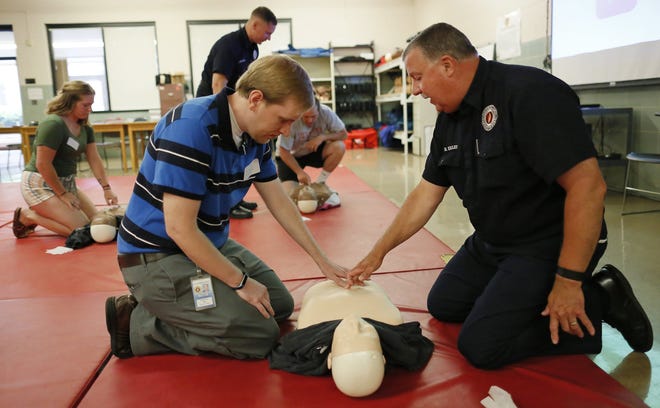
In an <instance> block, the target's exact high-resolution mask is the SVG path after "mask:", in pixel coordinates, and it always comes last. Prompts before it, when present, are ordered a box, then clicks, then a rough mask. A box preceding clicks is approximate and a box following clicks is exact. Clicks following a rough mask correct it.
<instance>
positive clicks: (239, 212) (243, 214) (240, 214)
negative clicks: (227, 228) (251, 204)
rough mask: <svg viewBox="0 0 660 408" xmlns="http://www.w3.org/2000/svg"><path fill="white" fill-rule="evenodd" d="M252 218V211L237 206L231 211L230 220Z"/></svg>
mask: <svg viewBox="0 0 660 408" xmlns="http://www.w3.org/2000/svg"><path fill="white" fill-rule="evenodd" d="M252 217H253V215H252V211H250V210H244V209H242V208H241V206H240V205H237V206H236V207H234V208H232V209H231V211H229V218H234V219H237V220H244V219H246V218H252Z"/></svg>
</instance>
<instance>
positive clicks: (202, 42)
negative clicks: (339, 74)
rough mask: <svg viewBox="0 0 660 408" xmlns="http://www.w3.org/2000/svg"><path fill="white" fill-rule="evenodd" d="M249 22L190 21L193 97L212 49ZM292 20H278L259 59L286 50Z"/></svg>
mask: <svg viewBox="0 0 660 408" xmlns="http://www.w3.org/2000/svg"><path fill="white" fill-rule="evenodd" d="M246 22H247V20H240V21H239V20H212V21H188V22H187V24H188V47H189V50H190V70H191V72H190V80H191V85H192V88H191V91H192V93H193V95H194V94H195V92H197V86H198V85H199V82H200V81H201V79H202V71H203V70H204V63H205V62H206V58H207V57H208V56H209V52H210V51H211V47H212V46H213V44H215V42H216V41H218V40H219V39H220V37H222V36H223V35H225V34H228V33H230V32H232V31H236V30H238V29H239V28H241V27H242V26H243V25H244V24H245V23H246ZM291 32H292V22H291V19H277V27H276V28H275V33H273V36H272V38H271V40H270V41H265V42H263V43H262V44H261V45H259V57H262V56H264V55H270V54H272V53H273V52H274V51H279V50H285V49H287V48H288V45H289V44H292V39H291Z"/></svg>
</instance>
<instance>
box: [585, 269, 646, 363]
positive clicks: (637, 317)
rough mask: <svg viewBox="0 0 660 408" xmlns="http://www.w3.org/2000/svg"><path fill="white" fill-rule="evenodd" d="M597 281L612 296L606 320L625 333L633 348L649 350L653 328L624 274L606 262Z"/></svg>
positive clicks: (596, 277) (597, 276)
mask: <svg viewBox="0 0 660 408" xmlns="http://www.w3.org/2000/svg"><path fill="white" fill-rule="evenodd" d="M593 280H594V282H595V283H596V284H597V285H598V286H600V287H601V288H603V289H604V290H605V293H607V296H608V297H609V309H608V310H607V311H606V312H605V314H604V315H603V320H604V321H605V323H607V324H609V325H610V326H612V327H614V328H615V329H617V330H618V331H619V332H621V334H622V335H623V338H624V339H626V341H627V342H628V345H630V347H632V349H633V350H635V351H639V352H647V351H649V350H650V349H651V347H652V346H653V328H652V327H651V322H650V321H649V318H648V316H646V313H645V312H644V309H642V306H641V305H640V304H639V302H638V301H637V299H636V298H635V294H634V293H633V290H632V287H631V286H630V283H629V282H628V280H627V279H626V278H625V276H623V273H621V271H619V270H618V269H617V268H615V267H614V266H612V265H605V266H603V268H602V269H601V270H600V271H598V272H597V273H595V274H594V276H593Z"/></svg>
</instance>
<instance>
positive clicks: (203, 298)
mask: <svg viewBox="0 0 660 408" xmlns="http://www.w3.org/2000/svg"><path fill="white" fill-rule="evenodd" d="M190 287H191V288H192V294H193V300H194V301H195V310H197V311H199V310H204V309H210V308H213V307H215V295H214V294H213V283H212V282H211V277H210V276H209V275H208V274H206V273H201V271H200V270H199V269H198V270H197V275H195V276H192V277H191V278H190Z"/></svg>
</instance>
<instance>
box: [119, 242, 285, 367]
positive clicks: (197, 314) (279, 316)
mask: <svg viewBox="0 0 660 408" xmlns="http://www.w3.org/2000/svg"><path fill="white" fill-rule="evenodd" d="M220 252H221V253H222V254H223V255H224V256H225V257H227V259H229V260H230V261H231V262H232V263H233V264H234V265H236V266H237V267H238V268H239V269H240V270H242V271H244V272H245V273H247V274H248V276H249V277H250V278H252V279H255V280H257V281H259V282H260V283H261V284H263V285H264V286H266V287H267V288H268V293H269V296H270V301H271V305H272V306H273V309H274V311H275V317H274V318H269V319H267V318H264V317H263V316H262V315H261V313H259V311H258V310H257V309H256V308H255V307H254V306H252V305H250V304H249V303H247V302H246V301H244V300H243V299H241V298H240V297H239V296H238V295H237V294H236V292H235V291H234V290H232V289H231V288H229V287H228V286H227V285H225V284H224V283H223V282H222V281H220V280H218V279H216V278H213V277H211V279H212V282H213V291H214V292H215V301H216V307H214V308H212V309H205V310H201V311H195V306H194V303H193V296H192V291H191V287H190V286H191V285H190V277H191V276H195V274H196V267H195V264H194V263H192V262H191V261H190V260H189V259H188V258H187V257H186V256H185V255H183V254H177V255H171V256H168V257H166V258H163V259H161V260H159V261H157V262H152V263H149V264H146V265H138V266H133V267H130V268H124V269H122V274H123V275H124V281H125V282H126V284H127V285H128V287H129V289H130V290H131V292H132V293H133V295H134V296H135V297H136V298H137V300H138V302H139V304H138V306H137V307H136V308H135V310H134V311H133V314H132V315H131V349H132V350H133V354H135V355H137V356H139V355H148V354H157V353H166V352H172V351H175V352H179V353H185V354H194V355H196V354H202V353H209V352H210V353H217V354H222V355H226V356H230V357H235V358H241V359H243V358H264V357H266V355H267V354H268V353H269V352H270V350H271V349H272V348H273V347H274V345H275V343H276V342H277V340H278V338H279V334H280V329H279V326H278V324H277V322H278V321H282V320H285V319H286V318H288V317H289V316H290V315H291V313H292V312H293V298H292V297H291V294H290V293H289V291H288V290H287V289H286V287H285V286H284V284H282V281H280V279H279V278H278V277H277V275H276V274H275V272H274V271H273V270H272V269H270V268H269V267H268V266H267V265H266V264H264V263H263V262H262V261H261V260H260V259H259V258H257V257H256V256H255V255H254V254H253V253H251V252H250V251H248V250H247V249H246V248H244V247H243V246H241V245H240V244H238V243H237V242H235V241H233V240H231V239H230V240H228V241H227V243H226V244H225V245H224V246H223V247H222V248H220Z"/></svg>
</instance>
